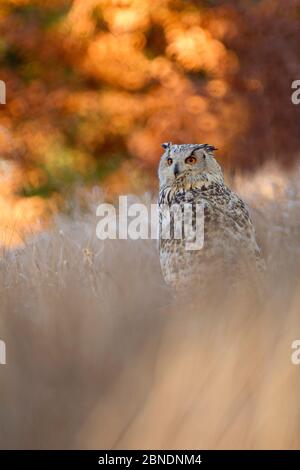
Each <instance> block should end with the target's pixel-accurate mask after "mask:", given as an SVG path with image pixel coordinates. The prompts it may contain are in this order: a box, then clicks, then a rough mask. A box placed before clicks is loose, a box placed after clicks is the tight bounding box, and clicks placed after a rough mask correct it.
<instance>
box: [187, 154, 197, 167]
mask: <svg viewBox="0 0 300 470" xmlns="http://www.w3.org/2000/svg"><path fill="white" fill-rule="evenodd" d="M196 161H197V158H196V157H192V156H190V157H187V158H186V159H185V163H189V164H190V165H194V164H195V163H196Z"/></svg>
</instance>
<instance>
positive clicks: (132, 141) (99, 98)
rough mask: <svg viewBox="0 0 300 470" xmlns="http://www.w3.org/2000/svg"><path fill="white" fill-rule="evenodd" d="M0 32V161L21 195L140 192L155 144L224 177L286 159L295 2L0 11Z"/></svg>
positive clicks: (150, 171) (83, 3)
mask: <svg viewBox="0 0 300 470" xmlns="http://www.w3.org/2000/svg"><path fill="white" fill-rule="evenodd" d="M0 20H1V40H0V60H1V68H0V78H1V79H2V80H4V81H5V83H6V86H7V104H6V105H5V106H2V109H1V115H0V125H1V128H0V152H1V157H2V161H3V159H6V161H9V162H11V163H10V165H13V168H14V172H15V177H14V190H16V191H17V192H18V193H19V194H21V195H23V196H35V195H38V196H47V197H48V196H50V195H54V194H62V193H64V192H65V191H68V190H69V188H71V187H73V185H74V183H76V182H77V181H80V182H82V181H83V182H85V183H89V182H99V181H101V180H103V179H105V178H106V177H107V176H108V175H110V176H109V179H108V180H107V179H106V181H109V182H110V183H109V184H110V185H111V186H112V187H116V188H117V189H118V185H119V187H120V188H122V187H123V186H124V185H123V183H124V184H125V183H127V182H128V181H129V182H130V184H131V185H132V186H133V187H135V188H144V187H145V186H146V185H147V183H148V182H149V180H150V179H151V177H152V175H154V172H155V169H156V166H157V161H158V159H159V156H160V154H161V148H160V144H161V142H164V141H172V142H176V143H182V142H209V143H212V144H214V145H215V146H216V147H218V148H219V149H220V151H219V158H220V160H221V161H222V163H223V165H225V166H226V167H227V168H228V169H230V170H234V169H236V168H238V167H243V168H252V167H253V166H255V165H257V164H259V163H261V162H263V161H265V160H266V159H268V158H273V159H277V160H279V161H283V162H288V163H289V162H292V161H293V160H294V159H295V158H296V157H297V152H298V148H299V144H300V132H299V124H298V119H299V109H300V107H299V108H298V107H297V106H295V105H293V104H292V102H291V93H292V90H291V83H292V81H293V80H295V79H297V78H300V61H299V43H300V27H299V26H300V4H299V2H298V1H294V0H287V1H285V2H284V5H283V2H281V1H279V0H272V1H270V0H262V1H255V2H254V1H244V2H239V1H234V0H231V1H228V2H221V1H208V0H206V1H204V0H202V1H192V0H74V1H69V0H51V1H47V2H45V1H43V0H3V1H2V2H1V6H0ZM5 168H6V167H5ZM145 170H146V171H145ZM122 185H123V186H122Z"/></svg>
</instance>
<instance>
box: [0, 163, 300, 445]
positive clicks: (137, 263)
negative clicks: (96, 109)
mask: <svg viewBox="0 0 300 470" xmlns="http://www.w3.org/2000/svg"><path fill="white" fill-rule="evenodd" d="M267 174H268V172H266V173H265V175H267ZM274 174H275V173H274ZM297 174H298V173H297V172H295V173H294V175H296V176H294V181H292V179H291V178H290V177H288V176H287V177H285V179H284V182H283V181H281V183H280V184H279V186H278V185H277V186H276V184H277V183H278V181H277V180H276V181H277V183H276V184H275V186H274V185H273V186H274V187H273V189H272V191H273V193H272V194H265V193H264V191H262V189H264V190H265V186H264V185H261V186H259V183H258V181H259V178H260V181H261V180H263V178H264V176H263V175H262V174H260V175H259V176H258V177H257V178H258V179H255V178H253V179H252V189H251V187H249V185H248V186H247V187H246V185H245V181H239V180H237V181H236V185H237V186H238V187H239V188H240V189H244V192H245V193H246V192H247V191H248V193H247V194H246V195H247V196H248V199H249V200H250V201H251V205H252V209H253V216H254V219H255V221H256V225H257V228H258V232H259V236H260V239H261V242H262V245H263V248H264V252H265V256H266V258H267V261H268V267H269V279H268V292H267V296H266V302H265V305H264V306H261V307H260V308H258V307H257V305H256V304H255V303H254V302H253V301H252V299H243V300H242V301H241V299H239V300H238V298H237V297H236V296H235V293H228V294H227V296H222V297H217V298H215V299H214V302H211V303H207V304H204V302H202V301H201V299H195V300H194V301H193V302H191V304H190V305H187V304H184V305H181V304H180V303H179V301H175V300H174V299H173V298H172V296H171V295H170V293H169V292H168V290H167V289H166V288H165V287H164V285H163V281H162V278H161V274H160V268H159V262H158V256H157V252H156V246H155V242H153V241H107V242H105V243H103V242H100V241H99V240H97V239H96V238H95V225H96V222H97V220H96V217H95V215H94V210H93V209H92V210H91V213H90V214H85V215H78V214H75V215H74V217H73V218H72V219H67V218H62V217H60V218H58V220H57V223H56V225H55V227H54V229H53V231H51V232H48V233H45V234H42V235H39V236H38V237H37V238H35V239H33V240H31V241H28V242H27V244H26V246H25V247H24V248H21V249H19V250H14V251H8V250H3V253H2V256H1V261H0V276H1V280H0V290H1V292H0V295H1V317H0V333H1V334H0V337H1V338H2V339H4V340H5V342H6V346H7V365H5V366H0V380H1V407H0V445H1V448H109V449H112V448H297V446H299V439H300V420H299V415H300V403H299V390H300V366H299V367H297V366H295V365H292V364H291V360H290V356H291V342H292V341H293V340H294V339H296V338H299V336H300V318H299V307H300V291H299V273H300V263H299V261H300V244H299V241H300V224H299V220H300V218H299V215H300V214H299V212H300V195H299V192H300V185H299V183H298V181H297V180H298V178H297ZM275 179H276V178H275ZM289 180H290V181H289ZM268 181H269V183H270V176H269V180H268ZM287 181H289V183H287V184H286V182H287ZM271 183H272V181H271ZM260 184H261V183H260ZM264 184H266V183H264ZM272 184H273V183H272ZM272 184H271V186H272ZM267 193H268V191H267Z"/></svg>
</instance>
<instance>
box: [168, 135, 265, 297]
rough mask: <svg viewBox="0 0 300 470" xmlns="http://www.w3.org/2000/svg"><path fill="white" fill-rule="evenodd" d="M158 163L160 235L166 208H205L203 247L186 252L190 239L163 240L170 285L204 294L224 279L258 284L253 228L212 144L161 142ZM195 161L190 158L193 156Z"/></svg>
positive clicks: (258, 257)
mask: <svg viewBox="0 0 300 470" xmlns="http://www.w3.org/2000/svg"><path fill="white" fill-rule="evenodd" d="M163 147H164V149H165V152H164V154H163V155H162V157H161V161H160V165H159V179H160V192H159V208H160V234H161V227H162V223H163V218H164V217H165V209H164V208H165V207H166V205H167V206H168V207H171V206H172V205H173V204H179V205H180V206H181V207H182V208H183V205H184V204H185V203H189V204H193V207H194V206H195V204H197V203H198V204H202V205H203V206H204V245H203V248H201V249H200V250H196V251H189V250H186V249H185V248H186V240H185V239H184V237H183V238H182V239H175V238H174V237H171V238H170V239H163V238H161V237H160V240H159V251H160V261H161V267H162V271H163V275H164V278H165V280H166V282H167V283H168V284H169V285H171V286H172V287H174V288H175V289H180V288H184V287H189V286H191V285H192V286H193V287H194V288H195V289H196V290H198V291H199V290H203V289H204V290H205V289H207V288H208V287H209V285H211V283H216V281H220V282H222V283H224V282H225V281H226V283H228V286H233V285H236V282H237V281H239V280H245V279H247V278H252V279H255V280H256V281H257V283H258V284H259V283H260V282H261V279H262V272H263V271H264V261H263V259H262V257H261V255H260V250H259V247H258V245H257V242H256V237H255V230H254V227H253V225H252V222H251V219H250V216H249V212H248V209H247V207H246V205H245V203H244V202H243V201H242V199H241V198H240V197H239V196H238V195H237V194H235V193H234V192H232V191H231V190H230V189H229V188H228V187H227V186H226V185H225V184H224V179H223V174H222V170H221V168H220V166H219V164H218V163H217V161H216V160H215V158H214V155H213V152H214V150H215V148H214V147H213V146H211V145H208V144H184V145H172V144H163ZM191 157H192V158H191Z"/></svg>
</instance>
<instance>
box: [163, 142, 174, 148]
mask: <svg viewBox="0 0 300 470" xmlns="http://www.w3.org/2000/svg"><path fill="white" fill-rule="evenodd" d="M171 145H172V144H171V142H164V143H163V144H161V146H162V148H163V149H165V150H166V149H167V148H169V147H170V146H171Z"/></svg>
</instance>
